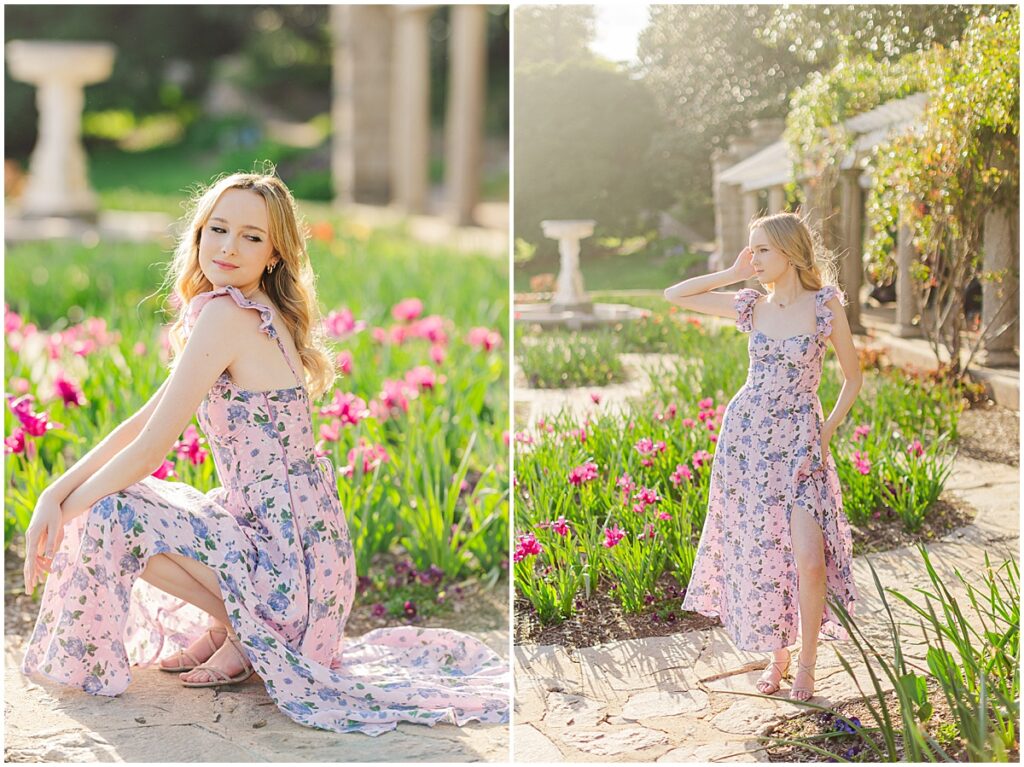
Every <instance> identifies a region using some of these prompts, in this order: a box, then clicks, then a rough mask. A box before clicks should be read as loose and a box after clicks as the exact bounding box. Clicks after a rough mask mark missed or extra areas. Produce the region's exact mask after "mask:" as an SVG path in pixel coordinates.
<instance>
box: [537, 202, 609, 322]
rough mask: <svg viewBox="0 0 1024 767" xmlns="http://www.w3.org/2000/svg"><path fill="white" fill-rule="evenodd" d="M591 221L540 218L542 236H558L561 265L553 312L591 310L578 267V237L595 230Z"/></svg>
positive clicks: (552, 303)
mask: <svg viewBox="0 0 1024 767" xmlns="http://www.w3.org/2000/svg"><path fill="white" fill-rule="evenodd" d="M595 223H596V222H594V221H589V220H585V221H541V222H540V225H541V228H542V229H543V230H544V236H545V237H550V238H551V239H553V240H558V253H559V256H561V268H560V269H559V271H558V287H557V288H556V290H555V297H554V299H553V300H552V301H551V310H552V311H554V312H591V311H593V308H594V305H593V304H592V303H591V302H590V299H589V298H588V297H587V292H586V290H584V288H583V272H582V271H581V270H580V240H582V239H583V238H584V237H589V236H590V235H592V234H593V233H594V224H595Z"/></svg>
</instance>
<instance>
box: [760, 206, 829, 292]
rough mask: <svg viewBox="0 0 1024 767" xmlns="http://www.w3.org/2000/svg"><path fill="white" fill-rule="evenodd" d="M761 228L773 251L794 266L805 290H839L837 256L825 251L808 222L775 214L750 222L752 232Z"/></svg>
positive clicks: (792, 215)
mask: <svg viewBox="0 0 1024 767" xmlns="http://www.w3.org/2000/svg"><path fill="white" fill-rule="evenodd" d="M758 227H760V228H761V229H764V233H765V235H766V236H767V237H768V242H770V243H771V244H772V247H773V248H775V249H776V250H777V251H779V253H781V254H782V255H784V256H785V257H786V258H788V259H789V262H790V263H791V264H793V266H794V267H795V268H796V274H797V278H798V279H799V280H800V284H801V285H803V286H804V288H805V289H806V290H815V291H817V290H820V289H821V288H823V287H824V286H825V285H835V286H837V287H838V286H839V270H838V267H837V266H836V254H835V253H834V252H833V251H831V250H829V249H828V248H826V247H825V243H824V242H823V241H822V239H821V235H820V234H818V232H816V231H815V230H813V229H812V228H811V227H809V226H808V225H807V219H806V218H801V217H800V216H798V215H797V214H796V213H773V214H771V215H770V216H761V217H759V218H755V219H754V220H753V221H751V222H750V231H751V232H753V231H754V229H757V228H758Z"/></svg>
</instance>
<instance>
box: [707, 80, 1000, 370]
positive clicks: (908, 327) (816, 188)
mask: <svg viewBox="0 0 1024 767" xmlns="http://www.w3.org/2000/svg"><path fill="white" fill-rule="evenodd" d="M926 99H927V96H926V95H925V94H923V93H918V94H914V95H911V96H907V97H906V98H902V99H896V100H893V101H889V102H886V103H885V104H881V105H880V106H878V107H875V108H874V109H872V110H870V111H868V112H864V113H862V114H859V115H856V116H854V117H851V118H849V119H848V120H846V121H844V123H843V126H844V128H845V129H846V131H847V132H848V133H849V134H850V135H851V137H852V138H853V145H852V147H851V149H850V151H849V152H848V153H847V154H846V156H845V157H843V158H842V161H841V162H840V164H839V169H838V174H839V176H838V183H836V184H835V185H834V187H832V189H831V191H832V197H831V199H825V200H823V199H821V198H822V194H821V193H820V189H821V188H822V186H823V184H822V183H821V182H822V179H821V178H820V177H813V176H803V177H798V178H797V179H796V180H797V183H798V184H799V185H800V188H801V191H802V193H803V198H804V200H808V201H811V202H810V204H809V205H808V206H807V207H806V215H807V217H808V219H809V222H810V223H811V225H812V226H814V227H816V228H817V229H818V231H819V233H820V234H821V235H822V238H823V239H824V241H825V243H826V245H827V246H828V247H829V248H832V249H834V250H836V251H837V252H838V253H840V254H841V269H840V275H839V278H840V283H841V287H842V288H843V289H844V291H845V292H846V294H847V295H848V296H849V297H850V303H849V305H848V306H847V307H846V311H847V317H848V319H849V322H850V328H851V329H852V330H853V332H855V333H863V332H864V328H863V325H862V324H861V319H860V301H859V300H858V296H859V295H860V289H861V285H862V282H863V242H864V223H865V216H864V205H865V190H867V189H869V188H870V186H871V176H870V174H869V173H868V172H867V170H865V169H866V167H867V164H868V159H869V157H870V154H871V152H872V150H873V148H874V147H875V146H877V145H878V144H879V143H881V142H882V141H884V140H886V138H887V137H889V136H891V135H893V134H894V133H899V132H904V131H909V130H913V128H914V126H915V124H916V123H917V119H918V117H919V116H920V115H921V113H922V111H923V110H924V106H925V102H926ZM783 127H784V123H783V120H782V119H781V118H776V119H771V120H755V121H753V122H752V123H751V131H750V136H748V137H746V138H741V139H733V140H732V141H731V142H730V145H729V148H728V149H727V150H724V151H721V150H720V151H717V152H716V153H715V154H714V155H712V162H713V170H714V201H715V235H716V242H717V246H718V247H717V250H716V252H715V253H714V254H713V255H712V256H711V266H712V268H715V269H722V268H724V267H726V266H728V263H731V261H732V259H734V258H735V257H736V254H738V253H739V252H740V251H741V250H742V249H743V247H744V246H745V244H746V238H747V225H748V223H749V222H750V221H751V219H753V218H754V217H755V216H756V215H758V214H759V213H777V212H780V211H784V210H787V209H789V205H788V203H787V200H786V193H785V186H786V184H788V183H790V182H791V181H792V180H793V166H794V162H793V158H792V157H791V155H790V153H789V150H788V148H787V146H786V143H785V142H784V141H782V140H781V135H782V130H783ZM913 256H914V250H913V238H912V234H911V229H910V227H909V226H908V225H906V224H903V223H901V224H900V226H899V230H898V232H897V236H896V266H897V277H896V320H895V324H894V326H893V327H892V328H891V332H892V333H893V334H894V335H896V336H900V337H916V336H919V335H920V329H919V328H918V327H916V326H915V325H914V324H913V318H914V315H915V314H917V311H918V308H917V305H916V298H915V295H914V291H913V289H912V284H911V277H910V268H911V264H912V262H913ZM1018 260H1019V242H1018V235H1017V220H1016V216H1012V215H1011V214H1010V211H1007V210H993V211H990V212H989V213H988V215H987V216H986V218H985V226H984V259H983V266H982V268H983V269H984V271H986V272H988V271H995V270H1002V269H1006V268H1007V267H1013V266H1015V265H1016V264H1017V262H1018ZM727 262H728V263H727ZM1018 280H1019V277H1018V275H1017V274H1016V273H1013V272H1011V274H1010V276H1009V277H1008V278H1007V279H1006V280H1004V282H1003V288H1004V289H1006V290H1007V292H1008V293H1009V294H1012V293H1013V292H1014V291H1015V290H1016V289H1017V285H1018ZM999 288H1000V286H999V285H998V284H993V283H991V282H989V281H985V282H983V286H982V323H983V324H987V323H988V322H989V321H994V323H995V325H996V326H1000V325H1002V324H1004V323H1005V322H1007V321H1008V320H1010V319H1011V317H1012V318H1013V322H1012V323H1011V324H1010V325H1009V326H1008V327H1007V328H1006V329H1005V330H1004V331H1003V332H1001V333H999V334H997V335H996V336H994V337H993V338H992V339H990V340H989V341H988V342H987V343H986V344H985V346H984V348H983V349H982V350H981V354H980V361H981V362H982V364H986V365H989V366H1014V367H1016V366H1018V365H1019V364H1020V359H1019V356H1018V355H1017V353H1016V352H1015V351H1014V349H1015V347H1017V346H1019V340H1018V338H1019V331H1020V322H1019V318H1017V317H1015V316H1014V315H1016V313H1017V312H1016V308H1015V307H1013V306H1009V305H1004V303H1005V302H1003V301H1001V300H1000V299H999V297H998V296H997V294H996V291H997V290H999ZM1000 307H1002V314H1000V316H999V317H994V316H993V315H994V313H995V312H996V311H999V310H1000Z"/></svg>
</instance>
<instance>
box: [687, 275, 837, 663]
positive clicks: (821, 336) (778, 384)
mask: <svg viewBox="0 0 1024 767" xmlns="http://www.w3.org/2000/svg"><path fill="white" fill-rule="evenodd" d="M761 295H762V294H761V293H760V292H758V291H756V290H753V289H752V288H744V289H743V290H740V291H739V292H738V293H737V294H736V309H737V319H736V326H737V327H738V328H739V329H740V330H741V331H743V332H745V333H751V336H750V339H749V341H748V344H747V349H748V353H749V357H750V367H749V369H748V372H747V380H746V382H745V383H744V385H743V386H742V387H741V388H740V390H739V391H738V392H737V393H736V395H735V396H734V397H733V398H732V400H731V401H730V402H729V404H728V406H727V407H726V409H725V414H724V416H723V418H722V428H721V430H720V432H719V437H718V443H717V445H716V447H715V455H714V460H713V462H712V468H711V484H710V487H709V490H708V513H707V516H706V517H705V520H704V528H703V530H702V532H701V537H700V542H699V544H698V547H697V556H696V560H695V562H694V568H693V574H692V576H691V578H690V583H689V585H688V586H687V589H686V595H685V597H684V598H683V604H682V608H683V609H684V610H691V611H693V612H699V613H703V614H705V615H709V616H712V617H714V616H718V617H719V618H720V620H721V621H722V625H723V626H724V628H725V630H726V632H727V633H728V634H729V636H730V637H732V640H733V642H734V643H735V644H736V646H737V647H738V648H739V649H742V650H756V651H770V650H776V649H782V648H783V647H786V646H788V645H791V644H793V643H794V642H795V641H796V636H797V628H798V625H799V621H798V612H799V599H798V591H797V585H798V578H797V567H796V560H795V558H794V555H793V546H792V536H791V533H790V526H789V524H790V517H791V514H792V510H793V508H800V509H803V510H805V511H806V512H808V513H809V514H810V515H811V517H812V518H813V519H814V521H815V522H817V524H818V526H819V527H820V528H821V531H822V535H823V537H824V549H825V552H824V553H825V570H826V573H825V582H826V589H827V592H826V593H827V596H828V597H829V598H831V599H835V600H837V601H838V602H839V603H840V604H842V605H843V607H844V608H845V609H846V610H847V611H849V612H851V613H852V612H853V607H854V602H855V601H856V599H857V589H856V586H855V585H854V582H853V571H852V569H851V568H852V564H853V539H852V535H851V532H850V525H849V522H848V520H847V519H846V514H845V513H844V512H843V497H842V489H841V487H840V484H839V476H838V474H837V473H836V468H835V463H834V461H833V459H832V456H831V455H826V456H824V457H823V456H822V454H821V452H822V451H821V428H822V424H823V422H824V414H823V411H822V407H821V402H820V401H819V399H818V385H819V383H820V382H821V372H822V364H823V361H824V357H825V350H826V339H827V338H828V336H829V335H830V334H831V332H832V310H831V309H829V308H828V306H826V302H827V301H828V300H829V299H831V298H832V297H833V296H839V299H840V302H841V303H842V304H844V305H845V304H846V297H845V296H844V295H843V293H842V292H841V291H840V290H839V289H838V288H837V287H836V286H834V285H826V286H824V287H822V288H821V289H820V290H818V291H817V293H816V294H815V316H816V322H815V325H816V330H815V332H814V333H802V334H800V335H795V336H789V337H787V338H772V337H771V336H766V335H765V334H764V333H762V332H761V331H759V330H754V327H753V310H754V303H755V302H756V301H757V299H758V298H759V297H760V296H761ZM819 638H821V639H848V638H849V637H848V635H847V632H846V630H845V629H844V628H843V627H842V625H841V624H840V623H839V619H838V618H837V616H836V615H835V613H834V610H833V609H832V608H831V607H830V606H829V605H828V603H827V601H826V604H825V609H824V614H823V617H822V624H821V629H820V631H819ZM804 641H805V642H806V641H807V640H806V638H805V639H804Z"/></svg>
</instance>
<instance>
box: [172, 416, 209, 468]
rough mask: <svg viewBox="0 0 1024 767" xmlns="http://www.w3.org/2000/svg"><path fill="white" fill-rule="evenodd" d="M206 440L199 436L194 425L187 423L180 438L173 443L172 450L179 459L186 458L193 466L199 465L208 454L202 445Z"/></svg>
mask: <svg viewBox="0 0 1024 767" xmlns="http://www.w3.org/2000/svg"><path fill="white" fill-rule="evenodd" d="M204 442H206V440H205V439H203V438H202V437H200V436H199V432H198V431H197V430H196V427H195V425H193V424H189V425H188V427H187V428H186V429H185V431H184V433H183V434H182V435H181V439H179V440H178V441H177V442H175V443H174V448H173V449H174V450H176V451H177V453H178V458H179V459H184V458H187V459H188V460H189V461H190V462H191V463H192V465H193V466H201V465H202V464H203V462H204V461H205V460H206V456H207V455H209V451H208V450H206V449H205V448H203V447H202V444H203V443H204Z"/></svg>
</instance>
